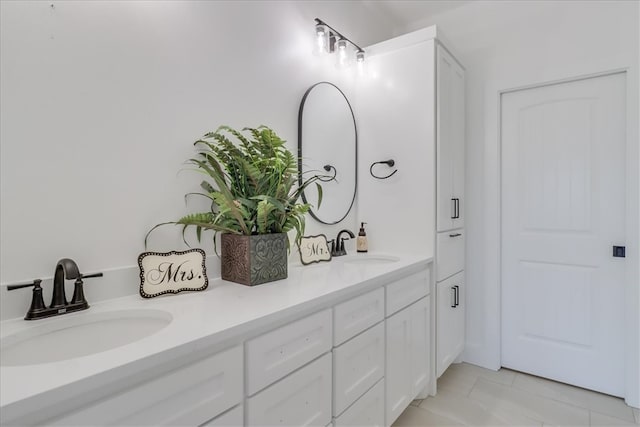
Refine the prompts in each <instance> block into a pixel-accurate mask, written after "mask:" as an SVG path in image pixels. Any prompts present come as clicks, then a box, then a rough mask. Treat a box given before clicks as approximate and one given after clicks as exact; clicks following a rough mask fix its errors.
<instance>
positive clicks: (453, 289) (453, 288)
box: [451, 286, 457, 308]
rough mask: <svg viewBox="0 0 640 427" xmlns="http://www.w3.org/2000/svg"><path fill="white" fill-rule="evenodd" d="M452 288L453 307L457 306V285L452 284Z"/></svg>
mask: <svg viewBox="0 0 640 427" xmlns="http://www.w3.org/2000/svg"><path fill="white" fill-rule="evenodd" d="M451 290H452V291H453V303H451V308H456V299H457V297H456V287H455V286H452V287H451Z"/></svg>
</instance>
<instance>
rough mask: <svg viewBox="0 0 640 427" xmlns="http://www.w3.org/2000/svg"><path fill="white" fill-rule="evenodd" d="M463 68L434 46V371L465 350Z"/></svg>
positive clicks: (443, 367) (447, 364)
mask: <svg viewBox="0 0 640 427" xmlns="http://www.w3.org/2000/svg"><path fill="white" fill-rule="evenodd" d="M464 86H465V76H464V70H463V68H462V67H461V66H460V64H459V63H458V62H457V61H456V59H455V58H454V57H453V56H452V55H451V54H450V53H449V52H448V51H447V50H446V49H445V48H444V47H443V46H442V45H440V44H439V45H438V46H437V48H436V111H437V115H436V126H437V132H436V165H437V166H436V171H437V176H436V183H437V184H436V199H437V214H436V217H437V220H436V231H437V235H436V295H437V297H436V299H437V304H436V325H437V326H436V353H437V356H436V374H437V376H438V377H439V376H440V375H442V373H443V372H444V371H445V370H446V369H447V368H448V367H449V365H450V364H451V362H453V361H454V360H455V359H456V358H458V357H459V356H460V355H461V353H462V351H463V349H464V330H465V327H464V322H465V316H464V304H463V302H462V301H463V296H464V289H463V288H464V286H463V280H462V277H463V273H462V272H463V270H464V242H465V241H464V237H465V236H464V234H465V232H464V229H463V228H462V227H464V137H465V135H464V120H465V115H464Z"/></svg>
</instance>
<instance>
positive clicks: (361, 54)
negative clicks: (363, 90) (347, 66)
mask: <svg viewBox="0 0 640 427" xmlns="http://www.w3.org/2000/svg"><path fill="white" fill-rule="evenodd" d="M356 64H358V75H360V76H363V75H364V51H362V50H359V51H358V53H356Z"/></svg>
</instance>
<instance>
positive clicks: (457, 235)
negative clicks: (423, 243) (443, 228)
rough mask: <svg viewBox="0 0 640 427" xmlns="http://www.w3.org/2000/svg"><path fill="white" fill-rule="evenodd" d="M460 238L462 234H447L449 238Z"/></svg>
mask: <svg viewBox="0 0 640 427" xmlns="http://www.w3.org/2000/svg"><path fill="white" fill-rule="evenodd" d="M460 236H462V233H454V234H449V237H460Z"/></svg>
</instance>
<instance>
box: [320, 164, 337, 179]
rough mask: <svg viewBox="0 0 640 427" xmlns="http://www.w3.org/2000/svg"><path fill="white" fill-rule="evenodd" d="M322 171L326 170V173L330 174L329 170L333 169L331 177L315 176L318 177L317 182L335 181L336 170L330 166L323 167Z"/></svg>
mask: <svg viewBox="0 0 640 427" xmlns="http://www.w3.org/2000/svg"><path fill="white" fill-rule="evenodd" d="M323 169H324V170H326V171H327V172H331V169H333V176H329V175H322V176H321V175H317V177H318V181H322V182H329V181H333V180H335V179H336V175H337V174H338V171H337V170H336V168H335V167H334V166H331V165H324V167H323Z"/></svg>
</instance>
